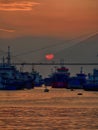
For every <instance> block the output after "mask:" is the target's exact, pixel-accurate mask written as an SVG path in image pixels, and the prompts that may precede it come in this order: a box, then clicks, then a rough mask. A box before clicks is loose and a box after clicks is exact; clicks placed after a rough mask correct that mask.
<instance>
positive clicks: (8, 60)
mask: <svg viewBox="0 0 98 130" xmlns="http://www.w3.org/2000/svg"><path fill="white" fill-rule="evenodd" d="M7 63H8V65H10V64H11V55H10V46H8V55H7Z"/></svg>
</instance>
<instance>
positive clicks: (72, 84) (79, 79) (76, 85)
mask: <svg viewBox="0 0 98 130" xmlns="http://www.w3.org/2000/svg"><path fill="white" fill-rule="evenodd" d="M86 76H87V75H86V74H85V73H84V72H83V68H82V67H81V69H80V72H79V73H77V74H76V75H75V76H72V77H70V78H69V80H68V87H67V88H68V89H83V85H84V84H85V83H86V81H87V79H86Z"/></svg>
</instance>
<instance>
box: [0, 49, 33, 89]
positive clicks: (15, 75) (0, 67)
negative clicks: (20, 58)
mask: <svg viewBox="0 0 98 130" xmlns="http://www.w3.org/2000/svg"><path fill="white" fill-rule="evenodd" d="M25 88H26V89H32V88H34V85H33V80H32V77H31V76H29V74H27V73H24V72H20V71H18V70H17V69H16V67H15V66H13V65H12V64H11V57H10V47H8V56H7V62H5V59H4V58H3V62H2V63H0V90H21V89H25Z"/></svg>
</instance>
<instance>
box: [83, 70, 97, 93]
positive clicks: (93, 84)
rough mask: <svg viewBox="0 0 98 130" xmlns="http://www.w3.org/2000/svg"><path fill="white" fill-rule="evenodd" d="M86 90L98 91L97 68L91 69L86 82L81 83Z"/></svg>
mask: <svg viewBox="0 0 98 130" xmlns="http://www.w3.org/2000/svg"><path fill="white" fill-rule="evenodd" d="M83 89H84V90H86V91H98V69H95V68H94V69H93V74H91V73H89V74H88V78H87V82H86V83H85V84H84V85H83Z"/></svg>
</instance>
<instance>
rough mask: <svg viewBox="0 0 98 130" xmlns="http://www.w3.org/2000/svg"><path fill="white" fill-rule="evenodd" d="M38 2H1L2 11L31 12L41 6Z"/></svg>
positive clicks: (0, 8)
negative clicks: (33, 8) (35, 7)
mask: <svg viewBox="0 0 98 130" xmlns="http://www.w3.org/2000/svg"><path fill="white" fill-rule="evenodd" d="M39 4H40V3H37V2H30V1H28V2H27V1H24V2H8V3H2V2H0V10H1V11H30V10H32V7H34V6H36V5H39Z"/></svg>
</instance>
